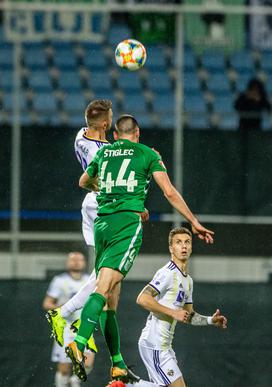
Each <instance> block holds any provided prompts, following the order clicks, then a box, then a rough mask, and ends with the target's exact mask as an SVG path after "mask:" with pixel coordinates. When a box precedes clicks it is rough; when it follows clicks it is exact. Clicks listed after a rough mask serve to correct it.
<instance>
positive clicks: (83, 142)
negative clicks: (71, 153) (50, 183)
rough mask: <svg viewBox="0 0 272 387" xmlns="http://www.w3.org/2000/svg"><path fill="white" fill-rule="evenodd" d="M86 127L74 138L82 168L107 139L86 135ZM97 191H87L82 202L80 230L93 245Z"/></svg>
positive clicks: (89, 243)
mask: <svg viewBox="0 0 272 387" xmlns="http://www.w3.org/2000/svg"><path fill="white" fill-rule="evenodd" d="M87 130H88V128H81V129H80V130H79V132H78V134H77V136H76V139H75V144H74V147H75V153H76V156H77V159H78V161H79V162H80V164H81V166H82V169H83V170H84V171H85V169H86V168H87V167H88V165H89V164H90V163H91V161H92V160H93V158H94V156H95V155H96V153H97V151H98V150H99V149H100V148H102V146H103V145H105V144H108V141H100V140H95V139H92V138H90V137H88V136H87V135H86V131H87ZM97 194H98V193H97V192H89V193H88V194H87V195H86V196H85V199H84V200H83V203H82V211H81V212H82V232H83V236H84V239H85V241H86V243H87V245H90V246H94V236H93V222H94V219H95V218H96V216H97V201H96V197H97Z"/></svg>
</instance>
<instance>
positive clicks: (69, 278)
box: [43, 252, 95, 387]
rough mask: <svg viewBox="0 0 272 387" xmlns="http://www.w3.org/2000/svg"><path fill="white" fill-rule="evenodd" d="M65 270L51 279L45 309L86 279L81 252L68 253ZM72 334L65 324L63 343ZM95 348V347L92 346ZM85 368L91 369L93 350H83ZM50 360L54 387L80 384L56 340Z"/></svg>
mask: <svg viewBox="0 0 272 387" xmlns="http://www.w3.org/2000/svg"><path fill="white" fill-rule="evenodd" d="M66 268H67V272H65V273H63V274H60V275H57V276H55V277H54V278H53V280H52V281H51V283H50V285H49V287H48V290H47V292H46V296H45V299H44V301H43V308H44V309H45V310H49V309H53V308H56V307H58V306H59V305H61V304H63V303H65V302H66V301H67V300H69V299H70V298H71V297H72V296H73V295H74V294H75V293H77V291H78V290H79V289H80V288H81V287H82V286H83V285H84V284H85V282H86V281H87V280H88V277H89V276H88V275H87V274H85V268H86V262H85V258H84V256H83V254H81V253H79V252H71V253H69V254H68V259H67V262H66ZM78 318H79V312H75V313H73V314H72V315H71V316H70V318H69V319H68V320H67V322H68V323H72V322H73V321H74V320H76V319H78ZM74 336H75V335H74V334H73V333H72V331H71V330H70V326H69V325H67V326H66V327H65V329H64V344H66V343H69V342H70V341H71V340H72V339H73V338H74ZM94 349H95V348H94ZM85 356H86V370H87V373H89V372H90V371H91V370H92V367H93V363H94V352H91V351H87V352H85ZM51 360H52V362H54V363H57V371H56V374H55V385H56V387H66V386H71V387H77V386H80V384H81V383H80V381H79V379H78V378H77V377H75V375H72V376H71V371H72V369H71V361H70V360H69V359H68V358H67V357H66V354H65V350H64V348H63V347H60V346H59V345H58V344H57V343H56V342H54V345H53V351H52V357H51Z"/></svg>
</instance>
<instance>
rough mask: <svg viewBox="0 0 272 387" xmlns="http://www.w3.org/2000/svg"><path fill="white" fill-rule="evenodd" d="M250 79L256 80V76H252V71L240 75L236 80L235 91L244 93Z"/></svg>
mask: <svg viewBox="0 0 272 387" xmlns="http://www.w3.org/2000/svg"><path fill="white" fill-rule="evenodd" d="M251 78H256V74H254V73H253V72H252V71H248V72H242V73H240V74H239V76H238V78H237V80H236V89H237V90H238V91H239V92H243V91H245V89H246V88H247V84H248V82H249V80H250V79H251Z"/></svg>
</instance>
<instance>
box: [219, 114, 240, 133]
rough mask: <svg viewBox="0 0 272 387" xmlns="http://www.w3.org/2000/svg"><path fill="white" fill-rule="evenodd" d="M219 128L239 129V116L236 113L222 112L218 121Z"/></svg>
mask: <svg viewBox="0 0 272 387" xmlns="http://www.w3.org/2000/svg"><path fill="white" fill-rule="evenodd" d="M218 127H219V129H222V130H237V129H238V117H237V115H236V114H235V113H232V114H228V113H226V114H222V115H221V116H220V121H219V123H218Z"/></svg>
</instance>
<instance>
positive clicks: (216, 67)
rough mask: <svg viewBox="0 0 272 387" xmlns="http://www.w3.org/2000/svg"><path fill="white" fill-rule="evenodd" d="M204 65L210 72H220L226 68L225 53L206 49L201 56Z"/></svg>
mask: <svg viewBox="0 0 272 387" xmlns="http://www.w3.org/2000/svg"><path fill="white" fill-rule="evenodd" d="M201 61H202V66H203V67H204V68H205V69H206V70H208V71H209V72H213V71H215V72H219V71H222V72H223V71H224V69H225V57H224V53H223V52H221V51H218V50H217V51H215V50H206V51H205V52H204V53H203V54H202V57H201Z"/></svg>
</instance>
